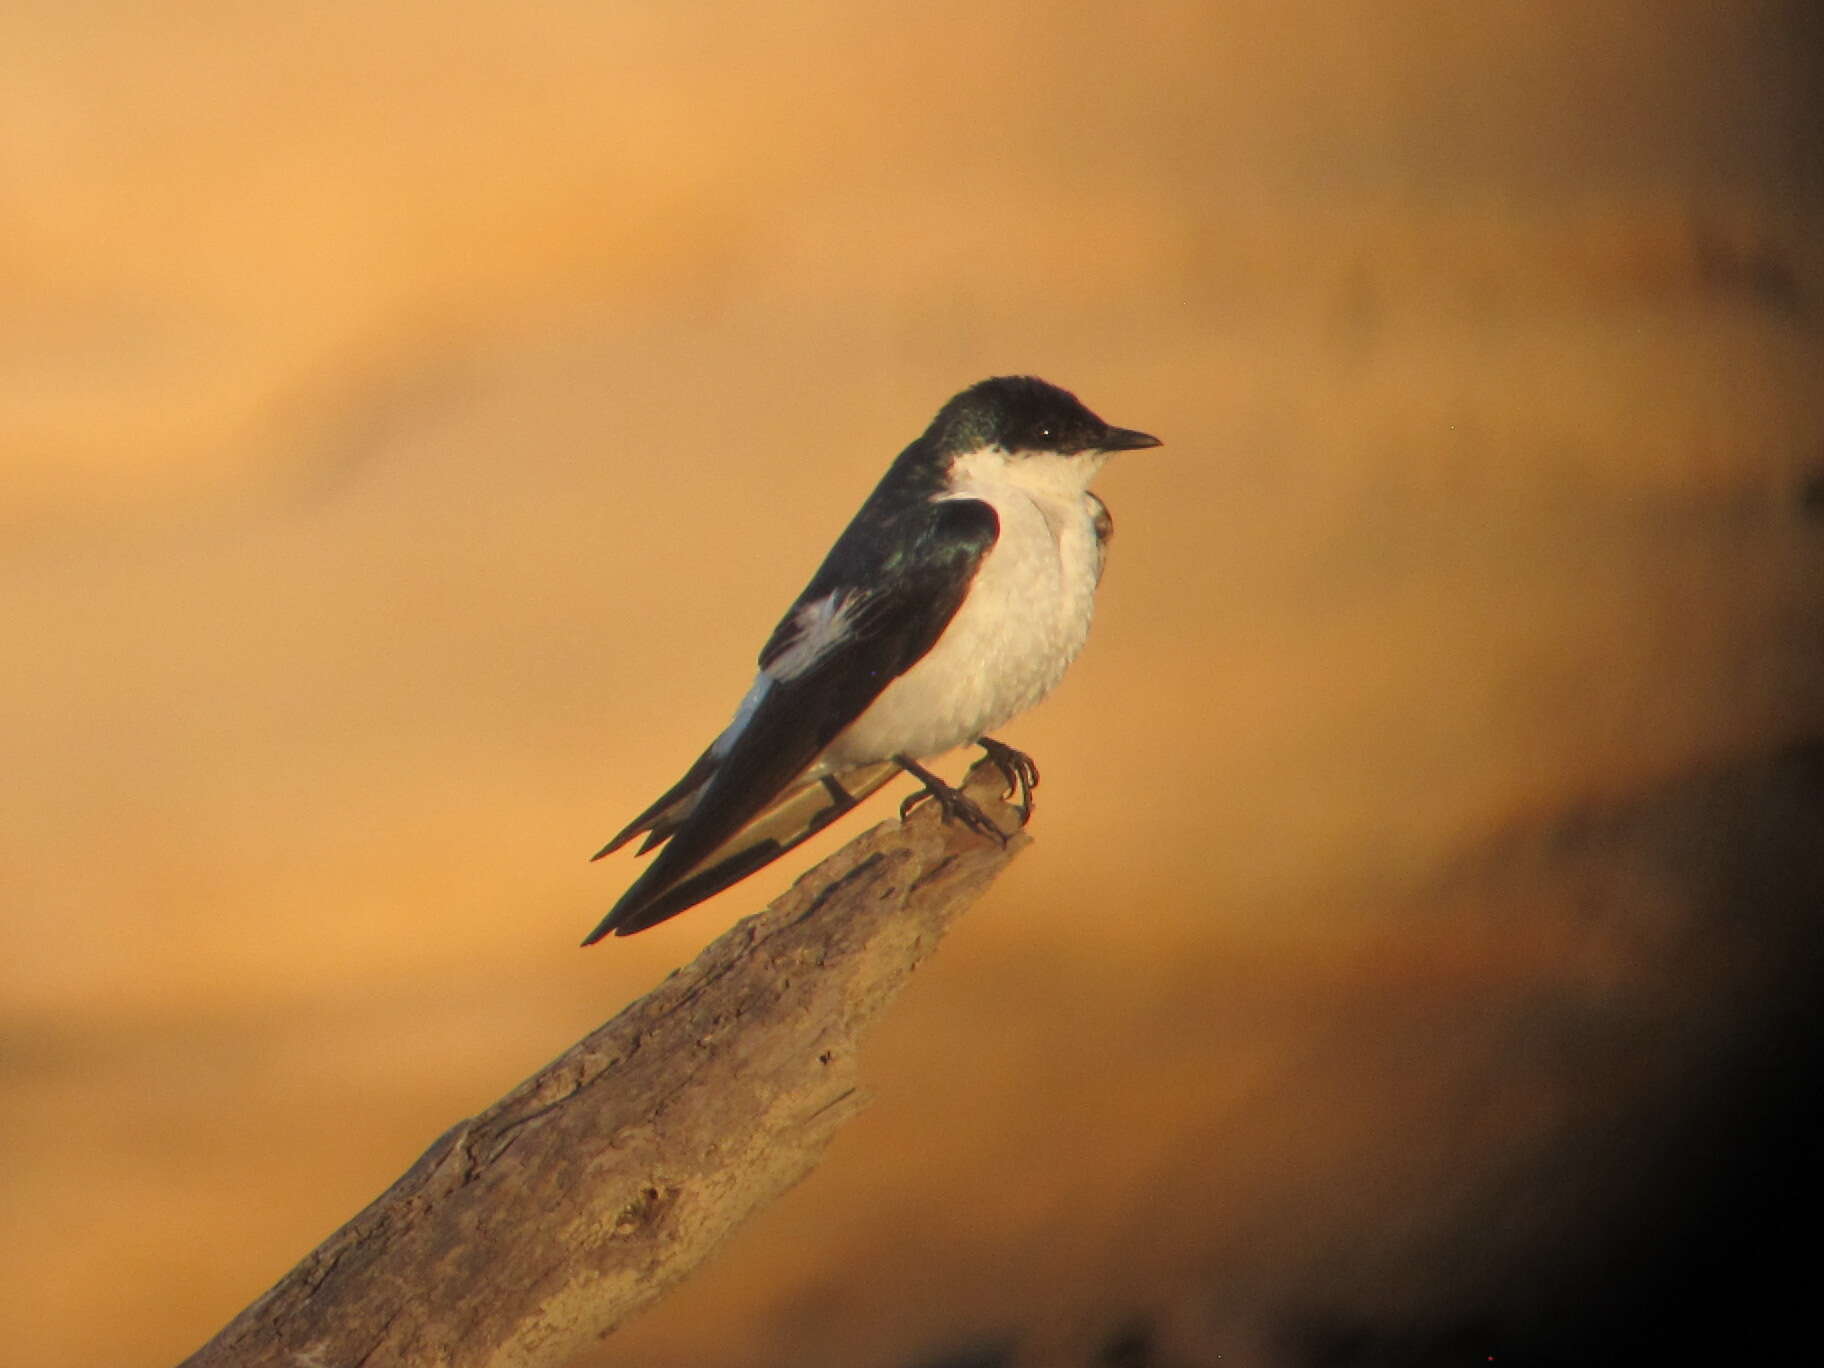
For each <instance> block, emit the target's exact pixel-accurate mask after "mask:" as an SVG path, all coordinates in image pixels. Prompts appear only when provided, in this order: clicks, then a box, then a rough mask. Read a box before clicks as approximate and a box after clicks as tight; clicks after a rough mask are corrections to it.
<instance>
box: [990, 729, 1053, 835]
mask: <svg viewBox="0 0 1824 1368" xmlns="http://www.w3.org/2000/svg"><path fill="white" fill-rule="evenodd" d="M975 744H976V745H978V746H980V747H981V748H982V749H983V750H984V751H986V752H987V753H988V762H989V763H990V764H991V765H993V766H994V767H995V768H996V769H997V770H999V771H1000V772H1001V778H1003V779H1005V780H1006V781H1007V792H1006V793H1004V794H1003V795H1001V796H1002V797H1004V798H1011V797H1013V795H1014V794H1015V792H1018V794H1019V795H1020V801H1019V809H1020V825H1021V826H1025V825H1026V823H1028V822H1030V821H1031V820H1032V791H1033V790H1034V789H1035V788H1037V787H1038V786H1039V767H1038V765H1037V764H1035V763H1034V761H1033V758H1032V757H1031V756H1030V755H1028V754H1026V752H1025V751H1023V750H1015V749H1014V748H1013V747H1012V746H1010V745H1008V744H1007V743H1006V742H1005V741H996V740H995V739H994V738H993V737H992V736H984V737H980V738H978V739H977V741H976V743H975Z"/></svg>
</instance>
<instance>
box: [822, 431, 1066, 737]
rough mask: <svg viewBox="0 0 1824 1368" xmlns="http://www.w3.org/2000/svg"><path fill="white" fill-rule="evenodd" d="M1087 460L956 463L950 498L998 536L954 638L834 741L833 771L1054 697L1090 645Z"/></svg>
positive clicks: (996, 720)
mask: <svg viewBox="0 0 1824 1368" xmlns="http://www.w3.org/2000/svg"><path fill="white" fill-rule="evenodd" d="M1101 464H1102V459H1101V458H1100V457H1099V456H1097V455H1094V454H1084V455H1077V456H1068V457H1066V456H1056V455H1050V454H1035V455H1020V456H1010V455H1008V454H1007V453H1006V452H1004V451H1001V450H1000V449H998V448H986V449H984V450H982V451H978V452H973V453H971V454H969V455H967V456H963V457H959V458H958V459H957V462H956V465H955V467H954V469H953V480H952V492H951V493H949V494H947V495H945V496H944V497H947V498H969V499H980V500H982V501H983V502H985V503H988V504H990V505H992V506H993V508H994V511H995V513H996V514H997V515H998V516H999V518H1000V523H1001V530H1000V536H999V538H998V539H997V540H996V542H995V544H994V546H993V547H992V548H991V549H990V550H989V552H988V554H987V555H986V556H984V557H983V559H982V563H981V565H980V567H979V568H978V569H977V571H976V576H975V581H974V583H973V584H972V585H971V586H970V590H969V594H968V596H967V597H966V598H965V599H964V600H963V604H962V606H961V607H960V608H959V609H957V612H956V616H955V617H954V618H953V619H951V622H950V626H949V628H948V629H947V630H946V631H945V632H944V634H943V636H942V637H940V638H939V640H938V642H937V644H936V645H935V646H933V647H932V648H931V650H930V651H929V652H927V653H926V655H925V656H924V658H923V659H922V660H920V661H919V662H918V663H917V664H916V665H914V666H913V667H912V668H911V669H910V670H908V671H907V672H906V673H905V674H903V675H901V676H900V677H899V678H898V679H896V680H894V681H893V682H892V683H891V684H889V685H888V686H887V687H886V689H885V690H884V691H882V693H881V695H880V697H879V698H877V699H875V701H874V702H873V704H872V705H871V706H870V707H869V708H868V710H867V711H866V712H864V713H863V714H862V715H861V716H860V717H858V718H857V719H856V720H855V721H854V722H853V723H852V724H851V725H850V726H849V728H848V729H847V730H846V731H844V732H843V733H842V734H841V735H840V736H838V737H837V738H836V740H835V741H834V742H832V743H831V744H830V746H829V748H828V749H827V750H826V751H825V753H824V757H823V763H824V766H827V767H828V768H831V769H839V768H844V767H847V766H850V765H855V764H865V763H867V762H869V761H873V760H881V759H886V758H888V757H890V756H893V755H896V754H899V753H901V752H904V753H906V754H909V755H912V756H914V757H918V756H929V755H937V754H940V753H942V752H944V751H947V750H950V749H952V748H954V747H956V746H960V745H963V744H965V743H967V742H970V741H974V740H975V739H976V738H977V737H979V736H981V735H982V734H983V733H985V732H991V731H993V730H994V729H995V728H997V727H999V726H1000V725H1001V724H1002V723H1004V722H1006V721H1007V720H1008V719H1009V718H1011V717H1013V716H1014V715H1015V714H1017V713H1021V712H1024V711H1025V710H1026V709H1027V708H1030V707H1031V706H1032V705H1033V704H1035V703H1037V702H1038V701H1039V700H1040V699H1041V698H1043V697H1045V695H1046V694H1048V693H1050V692H1051V690H1052V688H1053V687H1054V686H1055V685H1056V684H1057V682H1058V680H1059V679H1061V678H1062V677H1063V675H1064V671H1065V669H1066V668H1067V667H1068V666H1069V664H1070V662H1071V661H1072V660H1074V659H1076V656H1077V652H1079V651H1080V650H1082V649H1083V642H1084V640H1085V639H1086V638H1087V637H1088V635H1089V623H1090V618H1091V616H1092V613H1093V610H1094V606H1095V589H1096V580H1097V578H1098V577H1099V574H1100V570H1101V548H1100V546H1099V544H1098V542H1097V538H1096V528H1095V515H1096V511H1097V504H1096V502H1095V501H1094V500H1093V499H1091V498H1090V496H1089V494H1088V492H1087V486H1088V484H1089V481H1090V479H1091V478H1092V477H1093V476H1094V475H1095V473H1096V470H1097V469H1098V468H1099V467H1100V466H1101Z"/></svg>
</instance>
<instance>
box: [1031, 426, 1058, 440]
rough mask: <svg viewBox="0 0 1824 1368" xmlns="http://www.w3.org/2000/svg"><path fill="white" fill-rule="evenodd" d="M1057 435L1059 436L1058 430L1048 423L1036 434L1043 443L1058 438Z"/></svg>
mask: <svg viewBox="0 0 1824 1368" xmlns="http://www.w3.org/2000/svg"><path fill="white" fill-rule="evenodd" d="M1057 435H1058V430H1057V429H1056V428H1054V427H1053V426H1052V425H1051V424H1050V423H1046V424H1044V425H1043V426H1041V427H1040V428H1039V430H1038V432H1037V434H1036V436H1037V437H1038V439H1039V440H1040V441H1041V442H1049V441H1050V440H1051V439H1052V438H1054V437H1056V436H1057Z"/></svg>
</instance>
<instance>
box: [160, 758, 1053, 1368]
mask: <svg viewBox="0 0 1824 1368" xmlns="http://www.w3.org/2000/svg"><path fill="white" fill-rule="evenodd" d="M999 785H1000V776H999V774H998V773H997V772H996V771H994V770H993V769H992V768H989V767H986V766H984V765H978V766H977V767H976V769H975V770H973V771H971V773H970V776H969V789H970V793H971V796H972V797H974V798H975V799H976V801H977V802H979V803H981V804H982V805H983V807H984V808H986V809H987V810H988V811H989V812H990V813H991V814H993V815H995V816H996V817H998V818H999V820H1000V821H1001V823H1002V825H1003V826H1004V827H1011V826H1012V825H1013V821H1014V818H1013V810H1012V809H1011V808H1008V807H1007V806H1006V805H1005V804H1004V803H1002V802H1000V800H999V797H998V795H999ZM936 806H937V805H936V804H934V803H932V804H926V805H925V807H924V808H923V809H921V810H920V811H919V812H917V813H915V814H914V815H913V817H912V820H911V821H910V822H908V823H907V824H905V825H904V826H901V824H900V823H899V822H897V821H887V822H883V823H881V824H880V825H879V826H876V827H874V828H873V829H872V830H871V831H868V832H866V833H865V834H863V835H862V836H860V837H858V838H857V839H856V840H854V841H852V842H850V843H849V844H848V845H847V846H845V847H843V849H841V850H840V851H838V852H837V853H836V854H834V855H832V856H830V858H829V859H827V860H825V861H824V862H823V863H822V864H820V865H818V866H817V867H816V868H815V869H813V870H811V871H810V872H809V873H808V874H806V875H805V876H804V877H803V878H801V879H800V880H799V881H798V882H797V884H796V885H794V886H793V888H792V889H791V891H790V892H789V893H787V894H786V895H785V896H784V897H782V898H780V899H779V900H778V901H777V902H776V903H774V904H773V905H772V906H771V907H770V908H768V909H767V910H765V911H763V912H761V913H759V914H757V915H756V916H753V917H749V918H747V919H746V920H745V921H742V922H740V923H739V924H737V925H736V926H735V927H733V928H732V929H731V930H729V931H728V932H727V933H726V934H724V935H723V936H721V937H719V938H718V939H717V940H716V941H715V942H714V943H713V944H711V945H710V946H709V947H708V948H707V949H705V950H704V951H703V953H702V954H700V955H699V956H698V957H697V958H696V960H695V961H694V962H693V963H692V964H691V965H690V966H689V967H688V968H685V969H683V970H680V971H678V972H677V973H674V974H673V975H672V976H671V977H670V978H668V979H666V981H665V982H664V983H662V984H660V985H659V987H657V988H656V989H654V990H653V991H652V992H650V993H648V994H647V995H646V996H645V997H643V998H641V999H640V1000H639V1001H637V1002H635V1003H633V1004H632V1005H630V1006H629V1007H627V1008H626V1010H624V1011H623V1012H621V1013H620V1015H618V1016H617V1017H615V1018H614V1019H613V1020H612V1021H610V1022H609V1023H608V1024H607V1025H605V1026H602V1027H601V1028H599V1029H598V1030H596V1031H594V1032H593V1033H591V1034H590V1035H589V1036H588V1037H586V1038H585V1039H583V1040H582V1041H580V1042H578V1043H577V1044H576V1045H575V1046H573V1047H572V1048H571V1049H569V1050H568V1051H566V1052H565V1053H564V1054H563V1055H562V1056H560V1057H559V1058H558V1059H556V1060H555V1061H553V1062H552V1063H551V1064H550V1065H549V1066H547V1067H546V1068H544V1069H543V1070H541V1071H540V1072H539V1073H537V1074H536V1075H534V1076H533V1077H532V1078H529V1079H527V1080H526V1081H525V1082H524V1083H522V1084H520V1085H519V1087H517V1088H515V1089H514V1090H513V1091H512V1092H510V1093H509V1094H507V1095H506V1096H505V1097H503V1098H502V1099H501V1100H500V1101H499V1102H497V1103H495V1104H494V1105H493V1106H492V1107H489V1108H488V1109H487V1110H486V1111H485V1112H483V1113H481V1114H480V1115H479V1116H475V1117H471V1118H470V1119H469V1120H467V1121H464V1122H462V1123H460V1124H459V1125H457V1126H455V1127H453V1128H452V1129H451V1130H450V1131H449V1132H447V1133H446V1134H445V1135H444V1136H443V1137H442V1138H441V1139H439V1140H438V1141H437V1143H436V1144H434V1145H432V1146H431V1148H430V1149H429V1150H427V1151H426V1152H425V1154H424V1156H423V1157H422V1158H420V1159H419V1160H418V1162H417V1163H416V1164H414V1165H413V1166H412V1168H411V1169H410V1170H409V1171H408V1172H407V1173H406V1174H405V1175H404V1176H403V1177H402V1178H400V1179H399V1180H398V1181H397V1182H396V1183H394V1184H393V1186H392V1187H391V1188H389V1189H388V1190H387V1191H386V1192H385V1193H384V1194H382V1195H381V1196H380V1197H379V1198H378V1199H377V1200H376V1201H374V1202H373V1203H372V1204H371V1205H369V1206H368V1207H367V1209H366V1210H364V1211H362V1212H361V1213H360V1214H359V1215H358V1216H356V1217H355V1218H354V1219H353V1220H352V1221H350V1222H349V1223H348V1224H347V1225H345V1226H343V1227H342V1229H340V1230H338V1231H337V1232H336V1233H335V1234H334V1235H332V1236H331V1237H330V1238H329V1239H328V1240H326V1241H324V1243H323V1244H322V1245H321V1246H320V1247H319V1248H318V1249H317V1250H316V1251H315V1252H314V1253H312V1254H311V1255H310V1256H309V1257H307V1258H306V1259H305V1260H304V1261H303V1262H302V1263H300V1264H299V1265H298V1266H297V1267H296V1268H294V1269H293V1270H292V1271H291V1272H290V1273H288V1274H287V1275H286V1276H285V1277H284V1278H282V1279H281V1280H280V1281H279V1283H278V1284H277V1285H276V1286H275V1287H273V1288H272V1290H271V1291H269V1292H267V1293H266V1294H265V1295H264V1296H262V1297H261V1298H260V1299H259V1300H258V1301H256V1302H254V1303H253V1305H251V1306H249V1307H248V1308H247V1309H246V1310H245V1311H243V1312H242V1313H241V1314H240V1315H239V1316H237V1317H236V1318H235V1319H234V1320H233V1321H232V1322H231V1323H230V1324H229V1325H228V1326H227V1328H225V1329H224V1330H223V1331H222V1332H221V1333H220V1334H219V1335H217V1336H216V1337H215V1338H214V1339H213V1340H211V1341H210V1342H209V1343H208V1344H206V1345H204V1346H203V1348H201V1349H200V1350H198V1351H197V1352H196V1353H195V1354H194V1355H192V1356H191V1357H190V1358H189V1359H187V1360H186V1361H185V1364H184V1368H225V1366H226V1365H234V1368H261V1366H262V1365H275V1366H276V1365H285V1368H354V1366H355V1365H361V1368H388V1366H389V1365H406V1364H410V1365H414V1366H415V1368H423V1365H430V1364H437V1365H449V1366H450V1368H471V1366H473V1368H480V1366H481V1365H489V1366H490V1368H505V1365H516V1366H518V1368H528V1366H531V1365H542V1364H559V1363H562V1362H564V1361H565V1360H567V1359H568V1358H569V1357H570V1356H571V1355H572V1354H574V1353H575V1352H576V1351H577V1350H578V1349H580V1348H582V1347H584V1346H585V1345H587V1344H588V1343H589V1342H590V1341H592V1340H594V1339H596V1338H598V1337H600V1336H601V1335H603V1334H606V1333H607V1332H608V1331H609V1330H611V1329H613V1328H614V1327H615V1326H616V1325H617V1324H619V1323H620V1322H622V1321H623V1320H625V1319H626V1318H627V1317H628V1316H630V1315H632V1314H633V1313H635V1312H636V1311H638V1310H639V1309H641V1308H642V1307H644V1306H646V1305H647V1304H649V1303H650V1302H652V1301H654V1300H655V1299H656V1298H658V1297H659V1295H660V1294H661V1293H663V1292H664V1291H665V1289H666V1288H667V1287H669V1286H670V1285H671V1284H672V1283H674V1282H676V1281H677V1280H678V1279H679V1278H681V1277H683V1276H684V1275H685V1274H686V1273H688V1272H689V1271H690V1270H691V1269H692V1268H693V1267H695V1266H696V1265H697V1264H698V1263H700V1262H701V1261H702V1260H703V1259H704V1258H705V1257H706V1256H707V1255H708V1254H709V1253H710V1252H711V1251H712V1250H713V1249H714V1248H715V1247H716V1245H717V1244H718V1243H720V1242H721V1241H722V1240H723V1239H724V1238H725V1237H726V1236H727V1235H728V1234H729V1233H730V1231H732V1230H733V1229H734V1228H735V1226H737V1225H738V1224H739V1223H740V1222H741V1221H742V1220H743V1219H744V1218H745V1217H747V1216H748V1215H750V1214H751V1213H753V1212H754V1211H756V1210H757V1209H759V1208H760V1207H762V1206H764V1205H765V1204H766V1203H768V1202H770V1201H771V1200H773V1199H774V1198H775V1197H777V1196H779V1195H780V1194H781V1193H783V1192H784V1191H785V1190H786V1189H787V1188H789V1187H791V1186H792V1185H793V1184H794V1183H796V1182H798V1180H799V1179H801V1178H803V1177H804V1176H805V1175H806V1174H807V1173H809V1172H810V1170H811V1169H812V1168H813V1167H814V1166H815V1165H816V1163H817V1162H818V1160H819V1159H820V1158H821V1157H822V1155H823V1152H824V1149H825V1147H826V1146H827V1145H828V1143H829V1140H830V1138H831V1136H832V1135H833V1134H834V1133H835V1131H836V1130H837V1128H838V1127H840V1126H841V1125H842V1123H843V1122H844V1121H846V1120H848V1119H849V1118H850V1117H852V1116H854V1115H855V1114H856V1113H857V1112H858V1111H859V1110H861V1108H862V1107H863V1106H864V1105H865V1098H864V1096H863V1093H862V1091H861V1089H860V1086H859V1084H858V1082H857V1078H856V1063H855V1052H856V1041H857V1037H858V1036H859V1035H860V1033H861V1032H862V1030H863V1029H864V1028H865V1027H866V1026H867V1025H868V1023H869V1022H870V1021H872V1020H873V1018H874V1017H875V1016H876V1015H877V1014H878V1013H879V1012H880V1010H881V1009H882V1008H883V1007H884V1006H885V1005H886V1004H887V1003H888V1002H889V1001H891V1000H892V998H893V997H894V995H895V994H897V993H898V992H899V990H900V989H901V988H902V987H903V986H904V985H905V982H906V980H907V978H908V977H909V975H910V974H911V972H912V970H913V969H914V968H915V967H916V966H917V965H918V963H919V962H920V961H921V960H923V959H924V958H925V956H926V955H928V954H930V953H931V951H932V949H933V948H935V946H936V944H937V942H938V940H939V939H940V938H941V937H942V935H943V933H944V931H945V930H946V929H947V928H948V926H949V924H950V923H951V921H953V920H954V919H955V918H956V917H957V915H958V914H960V913H961V912H962V911H963V909H964V908H965V907H967V906H968V905H969V904H970V902H972V901H973V900H974V898H975V897H976V896H977V895H978V894H979V893H980V892H981V891H982V890H983V889H984V888H985V887H986V886H987V885H988V883H989V882H990V881H991V880H992V879H993V878H994V876H995V875H996V874H997V873H999V871H1000V870H1001V869H1002V868H1003V867H1004V866H1005V865H1006V863H1007V862H1008V860H1009V859H1011V858H1012V856H1013V855H1014V854H1015V853H1016V852H1017V851H1018V850H1019V849H1020V848H1021V847H1023V846H1024V845H1025V844H1026V843H1027V841H1028V839H1029V838H1028V837H1027V836H1026V835H1025V834H1024V833H1021V834H1020V835H1018V836H1016V837H1015V838H1014V839H1013V840H1012V841H1010V842H1009V843H1008V845H1007V847H1006V848H1005V849H1002V848H1001V847H999V846H997V845H996V844H995V843H993V842H991V841H985V840H983V839H982V838H981V837H980V836H977V835H974V834H971V833H970V832H968V831H966V830H964V829H963V828H962V827H961V826H960V825H947V824H945V823H943V822H941V821H940V820H939V816H938V813H937V811H936ZM608 953H613V951H612V949H610V950H609V952H608Z"/></svg>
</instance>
